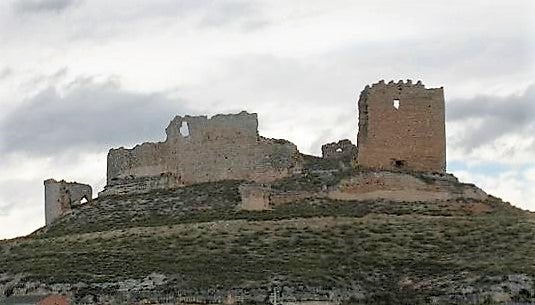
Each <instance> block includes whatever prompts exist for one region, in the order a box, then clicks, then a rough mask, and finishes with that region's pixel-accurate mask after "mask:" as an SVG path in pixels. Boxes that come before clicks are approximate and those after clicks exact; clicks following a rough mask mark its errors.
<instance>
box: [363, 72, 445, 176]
mask: <svg viewBox="0 0 535 305" xmlns="http://www.w3.org/2000/svg"><path fill="white" fill-rule="evenodd" d="M358 107H359V132H358V144H357V146H358V157H357V162H358V164H359V165H361V166H363V167H369V168H378V169H403V170H413V171H428V172H441V173H442V172H445V170H446V135H445V134H446V132H445V106H444V91H443V88H434V89H426V88H425V87H424V85H422V84H421V82H418V83H416V84H412V82H411V81H410V80H409V81H407V82H402V81H400V82H398V83H394V82H390V83H388V84H385V83H384V81H381V82H379V83H377V84H373V85H372V86H371V87H370V86H366V88H365V89H364V90H363V91H362V93H361V94H360V98H359V102H358Z"/></svg>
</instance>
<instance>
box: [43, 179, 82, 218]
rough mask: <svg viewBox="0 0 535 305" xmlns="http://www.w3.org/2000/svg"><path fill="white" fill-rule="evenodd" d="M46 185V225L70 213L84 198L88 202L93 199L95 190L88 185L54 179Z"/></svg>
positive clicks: (47, 181)
mask: <svg viewBox="0 0 535 305" xmlns="http://www.w3.org/2000/svg"><path fill="white" fill-rule="evenodd" d="M44 184H45V222H46V225H49V224H51V223H52V222H54V220H56V219H57V218H59V217H61V216H62V215H64V214H66V213H68V212H70V211H71V209H72V208H73V207H74V206H76V205H79V204H81V201H82V200H83V199H84V198H85V200H87V201H91V199H92V198H93V190H92V189H91V186H90V185H87V184H82V183H76V182H66V181H65V180H61V181H56V180H54V179H48V180H45V182H44Z"/></svg>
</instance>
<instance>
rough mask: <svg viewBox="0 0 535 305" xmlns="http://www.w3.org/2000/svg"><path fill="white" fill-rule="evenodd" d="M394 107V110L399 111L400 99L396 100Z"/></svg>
mask: <svg viewBox="0 0 535 305" xmlns="http://www.w3.org/2000/svg"><path fill="white" fill-rule="evenodd" d="M393 106H394V108H396V109H399V99H394V101H393Z"/></svg>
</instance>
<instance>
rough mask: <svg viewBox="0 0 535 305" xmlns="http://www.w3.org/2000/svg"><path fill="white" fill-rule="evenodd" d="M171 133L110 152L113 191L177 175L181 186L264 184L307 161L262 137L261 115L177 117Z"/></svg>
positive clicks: (288, 145)
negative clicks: (235, 182) (163, 138)
mask: <svg viewBox="0 0 535 305" xmlns="http://www.w3.org/2000/svg"><path fill="white" fill-rule="evenodd" d="M184 126H187V132H185V131H184V129H185V127H184ZM181 130H182V132H181ZM166 134H167V139H166V141H165V142H160V143H144V144H141V145H138V146H136V147H134V148H133V149H125V148H119V149H112V150H110V151H109V153H108V171H107V178H108V186H113V185H116V184H119V183H122V182H123V181H124V179H136V178H140V177H159V176H162V175H173V176H174V177H175V178H176V179H177V181H178V184H182V185H189V184H194V183H201V182H209V181H219V180H249V181H258V182H264V181H273V180H275V179H279V178H282V177H286V176H288V175H291V174H293V173H295V172H299V171H300V170H301V166H302V165H301V158H302V157H301V155H300V154H299V151H298V150H297V147H296V146H295V145H294V144H292V143H290V142H288V141H285V140H273V139H266V138H263V137H260V136H259V135H258V120H257V115H256V114H249V113H246V112H241V113H239V114H230V115H216V116H214V117H212V118H210V119H208V118H207V117H206V116H195V117H192V116H186V117H180V116H177V117H175V118H174V119H173V120H172V121H171V123H170V124H169V126H168V127H167V128H166ZM104 194H105V192H104Z"/></svg>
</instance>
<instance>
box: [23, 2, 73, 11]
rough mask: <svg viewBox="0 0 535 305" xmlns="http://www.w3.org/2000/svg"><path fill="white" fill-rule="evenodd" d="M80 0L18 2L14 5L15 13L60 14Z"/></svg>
mask: <svg viewBox="0 0 535 305" xmlns="http://www.w3.org/2000/svg"><path fill="white" fill-rule="evenodd" d="M77 2H80V0H18V1H16V2H15V4H14V8H15V11H17V12H21V13H38V12H55V13H58V12H61V11H63V10H65V9H67V8H69V7H72V6H74V5H75V4H76V3H77Z"/></svg>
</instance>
